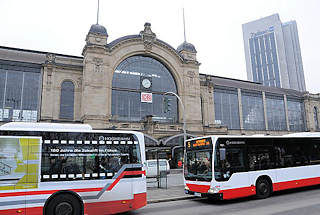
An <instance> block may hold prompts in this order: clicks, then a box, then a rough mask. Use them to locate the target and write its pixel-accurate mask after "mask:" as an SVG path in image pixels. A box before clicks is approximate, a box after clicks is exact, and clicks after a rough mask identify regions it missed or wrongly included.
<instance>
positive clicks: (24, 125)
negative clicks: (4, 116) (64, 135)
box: [0, 122, 92, 131]
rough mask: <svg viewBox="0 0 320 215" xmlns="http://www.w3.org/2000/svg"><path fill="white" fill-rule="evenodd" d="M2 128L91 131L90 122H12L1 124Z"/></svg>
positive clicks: (15, 129) (0, 128)
mask: <svg viewBox="0 0 320 215" xmlns="http://www.w3.org/2000/svg"><path fill="white" fill-rule="evenodd" d="M0 130H12V131H25V130H28V131H84V130H85V131H91V130H92V127H91V126H90V125H88V124H63V123H29V122H10V123H6V124H4V125H1V126H0Z"/></svg>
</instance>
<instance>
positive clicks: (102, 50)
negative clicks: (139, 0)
mask: <svg viewBox="0 0 320 215" xmlns="http://www.w3.org/2000/svg"><path fill="white" fill-rule="evenodd" d="M199 67H200V63H199V62H198V61H197V51H196V49H195V47H194V46H193V45H192V44H190V43H187V42H186V41H185V42H183V43H182V44H181V45H180V46H179V47H178V48H177V49H175V48H173V47H172V46H170V45H169V44H167V43H166V42H164V41H162V40H160V39H158V38H157V37H156V34H155V33H154V32H152V30H151V25H150V23H146V24H145V25H144V29H143V30H142V31H141V32H140V33H139V34H136V35H128V36H124V37H121V38H119V39H116V40H114V41H112V42H109V41H108V33H107V30H106V28H104V27H103V26H101V25H92V26H91V28H90V30H89V33H88V34H87V36H86V43H85V45H84V48H83V51H82V56H69V55H63V54H56V53H48V52H40V51H34V50H24V49H19V48H11V47H0V123H1V124H3V123H6V122H10V121H26V122H56V123H87V124H90V125H91V126H92V127H93V128H95V129H121V130H135V131H140V132H143V133H144V134H145V137H146V138H145V142H146V146H147V158H149V159H152V158H154V157H155V154H156V153H158V152H159V149H161V152H162V154H163V153H164V156H165V157H166V158H167V159H171V161H172V164H171V165H172V167H176V166H177V164H178V163H179V161H180V160H181V159H182V145H183V144H182V142H183V141H182V140H183V124H184V123H185V126H186V133H187V136H188V137H195V136H202V135H209V134H234V135H242V134H247V135H253V134H270V135H282V134H287V133H290V132H306V131H317V130H319V108H320V95H319V94H310V93H308V92H300V91H296V90H291V89H283V88H275V87H268V86H263V85H262V84H259V83H255V82H250V81H243V80H237V79H231V78H225V77H218V76H213V75H208V74H202V73H199ZM168 92H172V93H175V94H177V95H179V97H180V98H181V101H182V102H179V101H178V99H177V98H176V97H175V96H174V95H173V94H172V93H171V94H168ZM164 98H166V99H167V100H166V102H167V104H168V105H167V106H164V105H163V104H164ZM182 103H183V106H182ZM184 116H185V118H183V117H184Z"/></svg>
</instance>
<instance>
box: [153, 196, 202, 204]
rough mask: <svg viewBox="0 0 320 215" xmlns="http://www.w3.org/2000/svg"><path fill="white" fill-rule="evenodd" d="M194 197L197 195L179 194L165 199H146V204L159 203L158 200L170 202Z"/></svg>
mask: <svg viewBox="0 0 320 215" xmlns="http://www.w3.org/2000/svg"><path fill="white" fill-rule="evenodd" d="M195 198H198V197H196V196H179V197H173V198H166V199H155V200H148V201H147V204H153V203H160V202H172V201H180V200H186V199H195Z"/></svg>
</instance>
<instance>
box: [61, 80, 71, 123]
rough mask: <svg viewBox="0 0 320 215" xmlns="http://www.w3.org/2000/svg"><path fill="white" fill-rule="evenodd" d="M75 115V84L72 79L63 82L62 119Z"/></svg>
mask: <svg viewBox="0 0 320 215" xmlns="http://www.w3.org/2000/svg"><path fill="white" fill-rule="evenodd" d="M73 117H74V84H73V83H72V81H64V82H63V83H62V84H61V96H60V119H71V120H73Z"/></svg>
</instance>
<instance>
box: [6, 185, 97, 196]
mask: <svg viewBox="0 0 320 215" xmlns="http://www.w3.org/2000/svg"><path fill="white" fill-rule="evenodd" d="M101 189H103V187H96V188H83V189H70V190H71V191H74V192H78V193H81V192H94V191H100V190H101ZM58 191H60V190H40V191H27V192H12V193H0V197H10V196H24V195H27V196H32V195H44V194H52V193H55V192H58Z"/></svg>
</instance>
